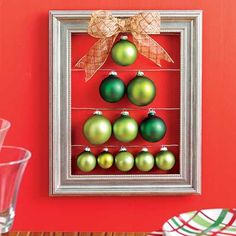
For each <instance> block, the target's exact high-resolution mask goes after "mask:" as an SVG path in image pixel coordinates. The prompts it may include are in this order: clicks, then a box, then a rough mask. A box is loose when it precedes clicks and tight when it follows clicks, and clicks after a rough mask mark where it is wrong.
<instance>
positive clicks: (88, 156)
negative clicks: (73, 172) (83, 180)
mask: <svg viewBox="0 0 236 236" xmlns="http://www.w3.org/2000/svg"><path fill="white" fill-rule="evenodd" d="M77 167H78V168H79V169H80V170H81V171H84V172H90V171H92V170H93V169H94V168H95V167H96V157H95V156H94V155H93V153H92V152H91V151H90V148H85V150H84V151H83V152H82V153H80V154H79V155H78V156H77Z"/></svg>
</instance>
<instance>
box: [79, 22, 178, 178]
mask: <svg viewBox="0 0 236 236" xmlns="http://www.w3.org/2000/svg"><path fill="white" fill-rule="evenodd" d="M92 21H93V19H91V22H92ZM93 23H94V22H93ZM91 24H92V23H91ZM133 37H134V42H135V43H133V42H131V41H130V40H128V37H127V36H126V35H121V37H120V39H119V40H118V41H117V42H116V43H114V45H109V47H110V50H108V51H109V53H110V56H111V58H112V60H113V63H115V64H116V65H118V66H121V67H124V68H126V69H127V68H128V67H129V66H130V65H132V64H133V63H135V61H137V58H138V54H139V53H141V54H143V55H145V56H146V57H148V58H149V59H151V58H150V55H148V56H147V55H146V54H145V52H144V51H143V49H142V47H140V45H141V44H142V41H139V40H138V39H137V38H136V37H135V36H134V34H133ZM98 43H99V42H98ZM108 43H109V42H108ZM97 46H98V45H94V46H93V47H92V48H90V50H89V52H88V54H86V55H85V56H84V57H83V58H81V59H80V60H79V61H78V62H77V63H76V66H78V67H81V68H84V69H85V72H86V81H88V80H90V79H92V77H93V75H94V74H95V73H96V71H97V70H99V69H100V67H101V66H102V65H103V64H104V63H105V61H106V58H107V56H108V55H106V57H105V60H104V55H96V53H95V52H96V47H97ZM100 46H101V45H100ZM155 46H157V47H160V48H161V49H163V48H162V47H161V46H160V45H159V44H158V45H149V46H147V47H150V48H151V49H153V47H155ZM160 48H159V49H160ZM106 53H108V52H106ZM159 53H160V51H159ZM91 55H92V56H91ZM160 55H161V56H160V58H157V59H156V61H154V62H155V63H156V64H157V65H160V63H159V62H160V59H164V60H166V61H169V62H173V60H172V59H171V58H170V56H169V55H168V54H167V52H166V51H165V50H164V49H163V50H161V53H160ZM157 56H158V55H157ZM91 57H92V59H91ZM95 59H96V61H97V62H99V61H100V62H99V63H100V66H99V67H97V64H99V63H96V65H93V62H94V61H95ZM151 60H152V61H153V59H151ZM88 68H89V69H88ZM91 68H92V69H91ZM91 71H92V72H91ZM98 90H99V94H100V97H99V98H98V99H101V100H103V101H104V102H105V103H107V104H109V103H110V104H113V109H111V110H112V112H113V113H115V114H116V115H117V116H116V119H115V120H114V121H111V120H109V118H108V117H106V114H104V113H103V112H102V111H103V110H106V107H103V108H101V107H99V108H96V107H95V108H94V109H95V110H96V111H95V112H94V113H93V114H92V113H91V115H90V116H88V117H87V118H86V121H85V123H84V124H83V135H84V137H85V139H86V140H87V147H84V150H82V151H81V152H79V153H78V154H77V156H76V164H77V168H78V169H79V170H80V171H82V172H85V173H87V174H89V173H90V172H92V171H93V170H95V169H96V168H100V169H103V170H104V174H106V171H107V170H108V169H111V168H113V169H116V171H120V173H129V172H130V171H131V170H134V169H136V170H137V171H139V172H141V173H148V172H150V171H151V170H153V169H157V170H162V171H166V172H168V171H169V170H171V169H172V168H173V167H174V165H175V163H176V157H175V155H174V154H173V152H171V150H168V148H167V147H166V146H165V145H164V146H161V145H160V144H158V142H160V141H161V140H162V139H163V138H164V136H165V134H166V132H167V130H168V127H167V125H166V123H165V121H164V119H163V118H161V117H160V116H159V115H157V114H156V112H155V110H154V109H152V103H153V101H154V100H155V99H156V97H157V86H156V83H155V82H154V81H153V80H152V79H150V78H148V77H147V76H146V75H145V74H144V73H143V72H142V71H137V73H136V75H134V76H133V77H132V78H130V80H129V82H128V83H127V84H126V83H124V81H123V79H122V78H121V77H120V76H118V74H117V72H115V71H111V72H110V73H109V74H108V75H107V77H106V78H105V79H103V80H102V81H101V83H100V85H99V88H98ZM159 92H160V93H161V91H158V93H159ZM123 99H126V101H127V106H126V107H125V108H120V106H119V103H120V102H121V101H122V100H123ZM130 105H132V107H133V106H135V107H136V108H135V109H136V110H137V111H144V113H143V119H142V121H141V122H138V121H137V120H136V117H135V116H131V115H130V114H129V112H128V110H129V106H130ZM127 108H128V109H127ZM119 109H121V110H123V111H119ZM155 109H157V110H158V108H155ZM101 110H102V111H101ZM138 136H140V137H141V138H142V140H143V141H145V142H148V143H150V145H155V146H156V147H157V148H156V151H155V153H153V152H151V151H149V149H148V148H147V147H145V146H143V145H142V143H140V142H137V143H135V147H136V148H139V149H140V150H139V151H138V153H134V152H133V151H132V145H130V143H131V142H132V144H133V143H134V142H135V141H136V140H137V137H138ZM110 139H115V140H116V141H117V142H118V143H119V145H108V144H107V143H108V142H109V140H110ZM81 146H83V145H81ZM109 146H110V147H109ZM118 146H120V150H119V151H113V150H112V148H113V147H116V148H118ZM170 146H171V145H170ZM108 147H109V148H108ZM91 148H97V149H99V150H100V152H99V153H98V155H95V154H94V153H93V151H91ZM115 173H117V172H115Z"/></svg>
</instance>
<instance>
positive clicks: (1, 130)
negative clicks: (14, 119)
mask: <svg viewBox="0 0 236 236" xmlns="http://www.w3.org/2000/svg"><path fill="white" fill-rule="evenodd" d="M10 127H11V123H10V122H9V121H7V120H4V119H1V118H0V150H1V146H2V145H3V142H4V139H5V136H6V134H7V131H8V130H9V128H10Z"/></svg>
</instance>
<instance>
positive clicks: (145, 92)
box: [127, 71, 156, 106]
mask: <svg viewBox="0 0 236 236" xmlns="http://www.w3.org/2000/svg"><path fill="white" fill-rule="evenodd" d="M127 95H128V98H129V100H130V102H132V103H133V104H135V105H137V106H146V105H148V104H150V103H151V102H152V101H153V100H154V98H155V96H156V86H155V84H154V83H153V81H152V80H150V79H149V78H148V77H146V76H144V73H143V72H141V71H139V72H138V73H137V75H136V77H134V78H133V79H132V80H131V81H130V82H129V84H128V86H127Z"/></svg>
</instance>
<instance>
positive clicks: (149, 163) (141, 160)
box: [135, 148, 155, 171]
mask: <svg viewBox="0 0 236 236" xmlns="http://www.w3.org/2000/svg"><path fill="white" fill-rule="evenodd" d="M154 164H155V163H154V157H153V155H152V154H151V153H150V152H149V151H148V149H147V148H143V149H142V151H141V152H139V153H138V154H137V155H136V157H135V165H136V167H137V168H138V169H139V170H140V171H150V170H151V169H152V168H153V166H154Z"/></svg>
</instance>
